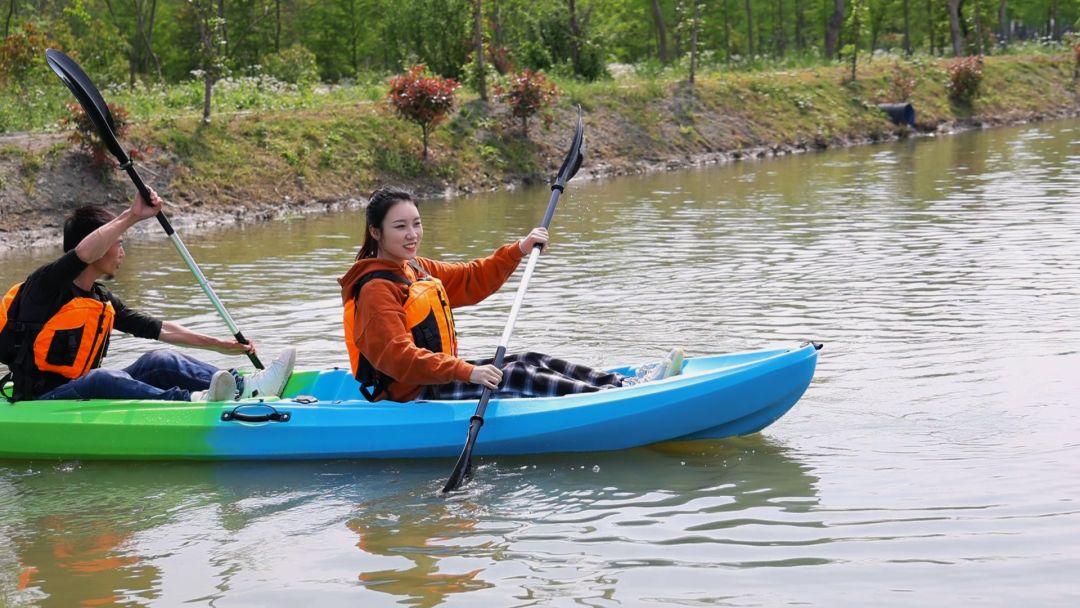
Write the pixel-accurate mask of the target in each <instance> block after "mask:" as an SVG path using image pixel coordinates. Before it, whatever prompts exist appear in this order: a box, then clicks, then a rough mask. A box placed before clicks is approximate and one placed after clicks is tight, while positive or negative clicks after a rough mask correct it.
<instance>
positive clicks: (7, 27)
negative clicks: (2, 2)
mask: <svg viewBox="0 0 1080 608" xmlns="http://www.w3.org/2000/svg"><path fill="white" fill-rule="evenodd" d="M14 17H15V0H11V1H10V2H8V14H7V19H5V20H4V38H7V37H8V35H10V34H11V20H12V19H13V18H14Z"/></svg>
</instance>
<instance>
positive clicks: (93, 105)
mask: <svg viewBox="0 0 1080 608" xmlns="http://www.w3.org/2000/svg"><path fill="white" fill-rule="evenodd" d="M45 60H46V61H47V62H48V63H49V67H50V68H52V70H53V71H54V72H56V75H57V76H59V77H60V80H61V81H63V83H64V84H65V85H67V88H68V89H70V90H71V93H72V95H74V96H75V99H77V100H78V102H79V105H80V106H82V109H83V111H84V112H86V115H87V116H88V117H89V118H90V121H91V122H93V123H94V126H95V127H96V128H97V131H98V134H99V135H101V141H103V142H105V147H107V148H108V149H109V152H111V153H112V155H113V156H115V157H116V160H117V161H119V162H120V168H121V169H123V170H124V171H126V172H127V174H128V177H130V178H131V181H132V182H134V184H135V187H136V188H137V189H138V190H139V194H140V195H142V198H143V200H144V201H146V203H147V204H150V200H151V199H150V190H149V189H148V188H147V187H146V184H145V183H143V180H142V178H141V177H139V173H138V172H137V171H136V170H135V164H134V163H133V162H132V161H131V159H130V158H129V157H128V155H127V152H125V151H124V149H123V148H122V147H120V142H118V141H117V140H116V134H115V133H114V132H113V129H114V128H115V127H116V123H115V122H114V121H113V117H112V112H110V111H109V106H108V104H106V103H105V99H104V98H103V97H102V96H101V93H100V92H98V90H97V87H95V86H94V83H93V82H91V81H90V77H89V76H87V75H86V72H83V70H82V68H81V67H79V64H77V63H75V60H74V59H72V58H71V57H68V56H67V55H65V54H63V53H61V52H60V51H58V50H56V49H48V50H46V51H45ZM157 221H158V223H159V224H161V227H162V228H164V229H165V234H167V235H168V236H169V240H171V241H172V244H173V246H174V247H176V251H178V252H179V253H180V257H182V258H184V263H185V264H187V267H188V269H189V270H191V273H192V274H194V275H195V280H196V281H198V282H199V286H200V287H202V290H203V292H205V293H206V297H208V298H210V302H211V303H213V305H214V308H216V309H217V311H218V314H219V315H221V318H222V319H223V320H224V321H225V325H227V326H228V327H229V331H231V332H232V334H233V337H234V338H236V341H237V342H239V343H241V344H247V343H248V341H247V338H245V337H244V334H242V333H240V329H239V328H237V327H236V322H235V321H233V318H232V315H230V314H229V311H227V310H225V305H224V304H222V303H221V300H220V299H218V297H217V294H216V293H214V288H213V287H211V286H210V283H209V282H208V281H207V280H206V276H205V275H203V273H202V269H200V268H199V265H198V264H196V263H195V260H194V258H192V257H191V253H190V252H189V251H188V249H187V247H186V246H185V245H184V242H183V241H181V240H180V235H178V234H176V231H175V230H173V227H172V224H170V223H169V219H168V218H167V217H165V212H164V211H158V213H157ZM247 356H248V358H249V359H251V363H252V364H254V365H255V368H256V369H263V364H262V362H261V361H259V358H258V357H257V356H256V355H255V353H250V352H249V353H248V354H247Z"/></svg>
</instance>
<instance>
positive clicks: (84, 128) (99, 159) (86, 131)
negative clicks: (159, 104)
mask: <svg viewBox="0 0 1080 608" xmlns="http://www.w3.org/2000/svg"><path fill="white" fill-rule="evenodd" d="M66 106H67V110H68V115H67V116H65V117H64V118H62V119H60V124H61V125H62V126H64V127H70V128H71V129H72V131H71V135H69V136H68V139H70V140H71V142H72V143H74V144H76V145H78V146H79V148H80V149H82V150H83V151H84V152H86V153H87V154H88V155H89V156H90V164H91V165H93V166H94V167H96V168H98V169H101V170H106V169H112V168H114V167H116V166H117V165H118V164H119V163H117V161H116V159H115V158H113V156H112V155H111V154H110V153H109V149H108V148H107V147H106V146H105V142H104V141H102V139H101V135H99V134H98V130H97V127H95V126H94V122H93V121H92V120H90V117H89V116H87V114H86V112H85V111H84V110H83V108H82V106H81V105H79V104H77V103H74V102H69V103H67V104H66ZM109 112H110V113H111V114H112V117H113V133H114V134H115V135H116V137H117V138H122V137H124V136H125V135H126V134H127V132H128V130H129V129H130V128H131V125H130V123H129V121H128V112H127V110H126V109H124V108H123V107H122V106H118V105H116V104H112V103H110V104H109ZM128 154H129V156H131V158H133V159H136V160H140V159H142V158H143V156H144V155H143V152H142V151H141V150H138V149H132V150H131V151H130V152H129V153H128Z"/></svg>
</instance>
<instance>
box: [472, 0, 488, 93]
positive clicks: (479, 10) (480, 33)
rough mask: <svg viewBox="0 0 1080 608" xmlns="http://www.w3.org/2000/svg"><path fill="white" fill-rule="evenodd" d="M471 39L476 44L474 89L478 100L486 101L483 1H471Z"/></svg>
mask: <svg viewBox="0 0 1080 608" xmlns="http://www.w3.org/2000/svg"><path fill="white" fill-rule="evenodd" d="M473 37H474V40H475V44H476V50H475V51H474V52H475V53H476V88H477V93H480V99H481V100H483V101H487V100H488V94H487V80H486V74H485V73H484V6H483V0H474V1H473Z"/></svg>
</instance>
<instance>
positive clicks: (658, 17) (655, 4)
mask: <svg viewBox="0 0 1080 608" xmlns="http://www.w3.org/2000/svg"><path fill="white" fill-rule="evenodd" d="M652 13H653V21H654V22H656V50H657V54H658V55H659V56H660V63H664V64H666V63H667V62H668V46H667V27H665V26H664V13H663V12H662V11H661V10H660V0H652Z"/></svg>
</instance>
